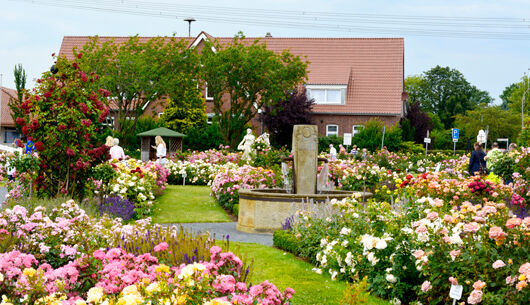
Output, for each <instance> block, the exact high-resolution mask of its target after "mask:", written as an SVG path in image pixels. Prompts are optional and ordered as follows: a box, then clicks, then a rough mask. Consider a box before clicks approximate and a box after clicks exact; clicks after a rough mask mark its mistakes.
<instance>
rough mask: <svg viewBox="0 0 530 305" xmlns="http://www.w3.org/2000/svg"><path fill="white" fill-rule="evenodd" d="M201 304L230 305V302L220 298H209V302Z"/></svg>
mask: <svg viewBox="0 0 530 305" xmlns="http://www.w3.org/2000/svg"><path fill="white" fill-rule="evenodd" d="M203 305H230V302H227V301H221V300H211V301H209V302H206V303H204V304H203Z"/></svg>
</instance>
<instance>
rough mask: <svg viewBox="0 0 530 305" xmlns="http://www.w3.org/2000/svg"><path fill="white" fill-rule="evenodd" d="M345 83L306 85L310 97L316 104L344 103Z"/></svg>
mask: <svg viewBox="0 0 530 305" xmlns="http://www.w3.org/2000/svg"><path fill="white" fill-rule="evenodd" d="M347 87H348V86H347V85H306V89H307V94H308V97H309V98H310V99H314V100H315V104H317V105H319V104H320V105H344V104H345V103H346V88H347Z"/></svg>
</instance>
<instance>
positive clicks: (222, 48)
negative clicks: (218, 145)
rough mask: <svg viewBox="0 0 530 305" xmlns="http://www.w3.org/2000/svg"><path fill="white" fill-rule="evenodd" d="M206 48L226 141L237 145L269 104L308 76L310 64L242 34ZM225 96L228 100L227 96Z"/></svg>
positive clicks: (210, 83)
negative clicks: (255, 118)
mask: <svg viewBox="0 0 530 305" xmlns="http://www.w3.org/2000/svg"><path fill="white" fill-rule="evenodd" d="M214 46H215V50H216V51H215V52H214V51H213V50H211V46H210V45H208V46H207V47H205V48H203V51H202V64H203V67H202V71H203V79H204V80H205V81H206V82H207V83H208V92H211V95H212V97H213V104H214V105H213V106H214V111H215V113H216V114H218V120H219V122H218V123H219V127H220V129H221V134H222V136H223V139H224V140H225V142H226V143H229V144H230V146H231V147H235V146H236V144H237V142H239V140H240V139H241V136H242V132H243V130H244V128H243V126H245V125H246V124H248V123H249V122H250V120H251V119H252V118H254V117H255V116H256V114H257V112H258V109H262V108H263V107H265V106H268V105H271V104H272V103H273V102H274V101H279V100H281V99H282V98H283V97H284V96H285V92H287V91H288V90H292V89H293V88H295V87H296V86H297V85H298V84H300V83H302V82H303V80H304V79H305V77H306V75H307V72H306V68H307V63H305V62H303V61H302V60H301V59H300V57H299V56H294V55H293V54H291V53H289V52H288V51H286V50H284V51H283V52H281V53H275V52H273V51H271V50H268V49H267V47H266V45H265V43H263V42H260V41H259V40H255V41H253V42H249V41H247V40H245V37H244V36H243V34H242V33H239V34H238V35H236V36H235V37H234V39H233V41H232V43H231V44H226V45H221V44H219V43H218V42H215V43H214ZM223 97H224V99H223Z"/></svg>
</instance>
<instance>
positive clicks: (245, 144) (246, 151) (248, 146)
mask: <svg viewBox="0 0 530 305" xmlns="http://www.w3.org/2000/svg"><path fill="white" fill-rule="evenodd" d="M255 139H256V137H255V136H254V135H253V134H252V129H250V128H248V129H247V134H246V135H245V137H243V140H241V143H239V145H238V146H237V149H238V150H242V151H243V156H242V159H243V160H248V159H250V152H251V151H252V144H253V143H254V140H255Z"/></svg>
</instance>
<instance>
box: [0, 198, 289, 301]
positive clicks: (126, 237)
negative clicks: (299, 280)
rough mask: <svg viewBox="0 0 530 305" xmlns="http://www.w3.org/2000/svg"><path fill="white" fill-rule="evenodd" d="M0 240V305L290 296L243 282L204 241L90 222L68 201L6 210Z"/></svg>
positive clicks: (170, 231)
mask: <svg viewBox="0 0 530 305" xmlns="http://www.w3.org/2000/svg"><path fill="white" fill-rule="evenodd" d="M0 237H1V239H0V247H1V249H2V251H1V253H0V277H1V281H0V293H1V294H2V295H3V303H4V304H7V303H12V304H55V302H62V304H86V303H90V304H143V303H144V302H152V303H153V304H160V303H161V302H162V303H164V302H167V301H169V300H171V304H256V303H261V304H288V301H289V299H290V298H291V297H292V295H293V293H294V291H293V290H292V289H289V288H288V289H286V290H285V291H284V292H281V291H279V290H278V289H277V288H276V287H275V286H274V285H273V284H272V283H269V282H264V283H261V284H257V285H249V284H248V283H246V278H247V274H248V268H247V267H246V264H245V263H244V262H242V261H241V260H240V259H239V258H238V257H237V256H235V255H234V254H233V253H230V252H226V253H225V252H222V250H221V248H219V247H216V246H213V240H211V239H210V238H208V237H206V236H193V235H191V234H190V233H187V232H185V231H182V230H180V229H178V228H176V227H161V226H158V225H151V224H150V223H149V219H146V220H141V221H137V222H135V223H134V224H128V225H123V224H121V222H120V221H118V220H111V219H109V218H106V217H103V218H101V219H100V220H96V219H92V218H90V217H88V216H87V215H86V214H85V213H84V211H83V210H81V209H79V207H78V206H77V205H75V203H74V202H73V201H69V202H67V203H65V204H63V205H62V206H61V207H60V208H57V209H54V210H52V211H46V210H45V209H44V208H42V207H37V208H36V209H35V211H34V212H33V213H30V212H28V211H27V210H26V209H25V208H23V207H21V206H15V207H14V208H13V209H7V210H5V211H3V212H1V213H0Z"/></svg>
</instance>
